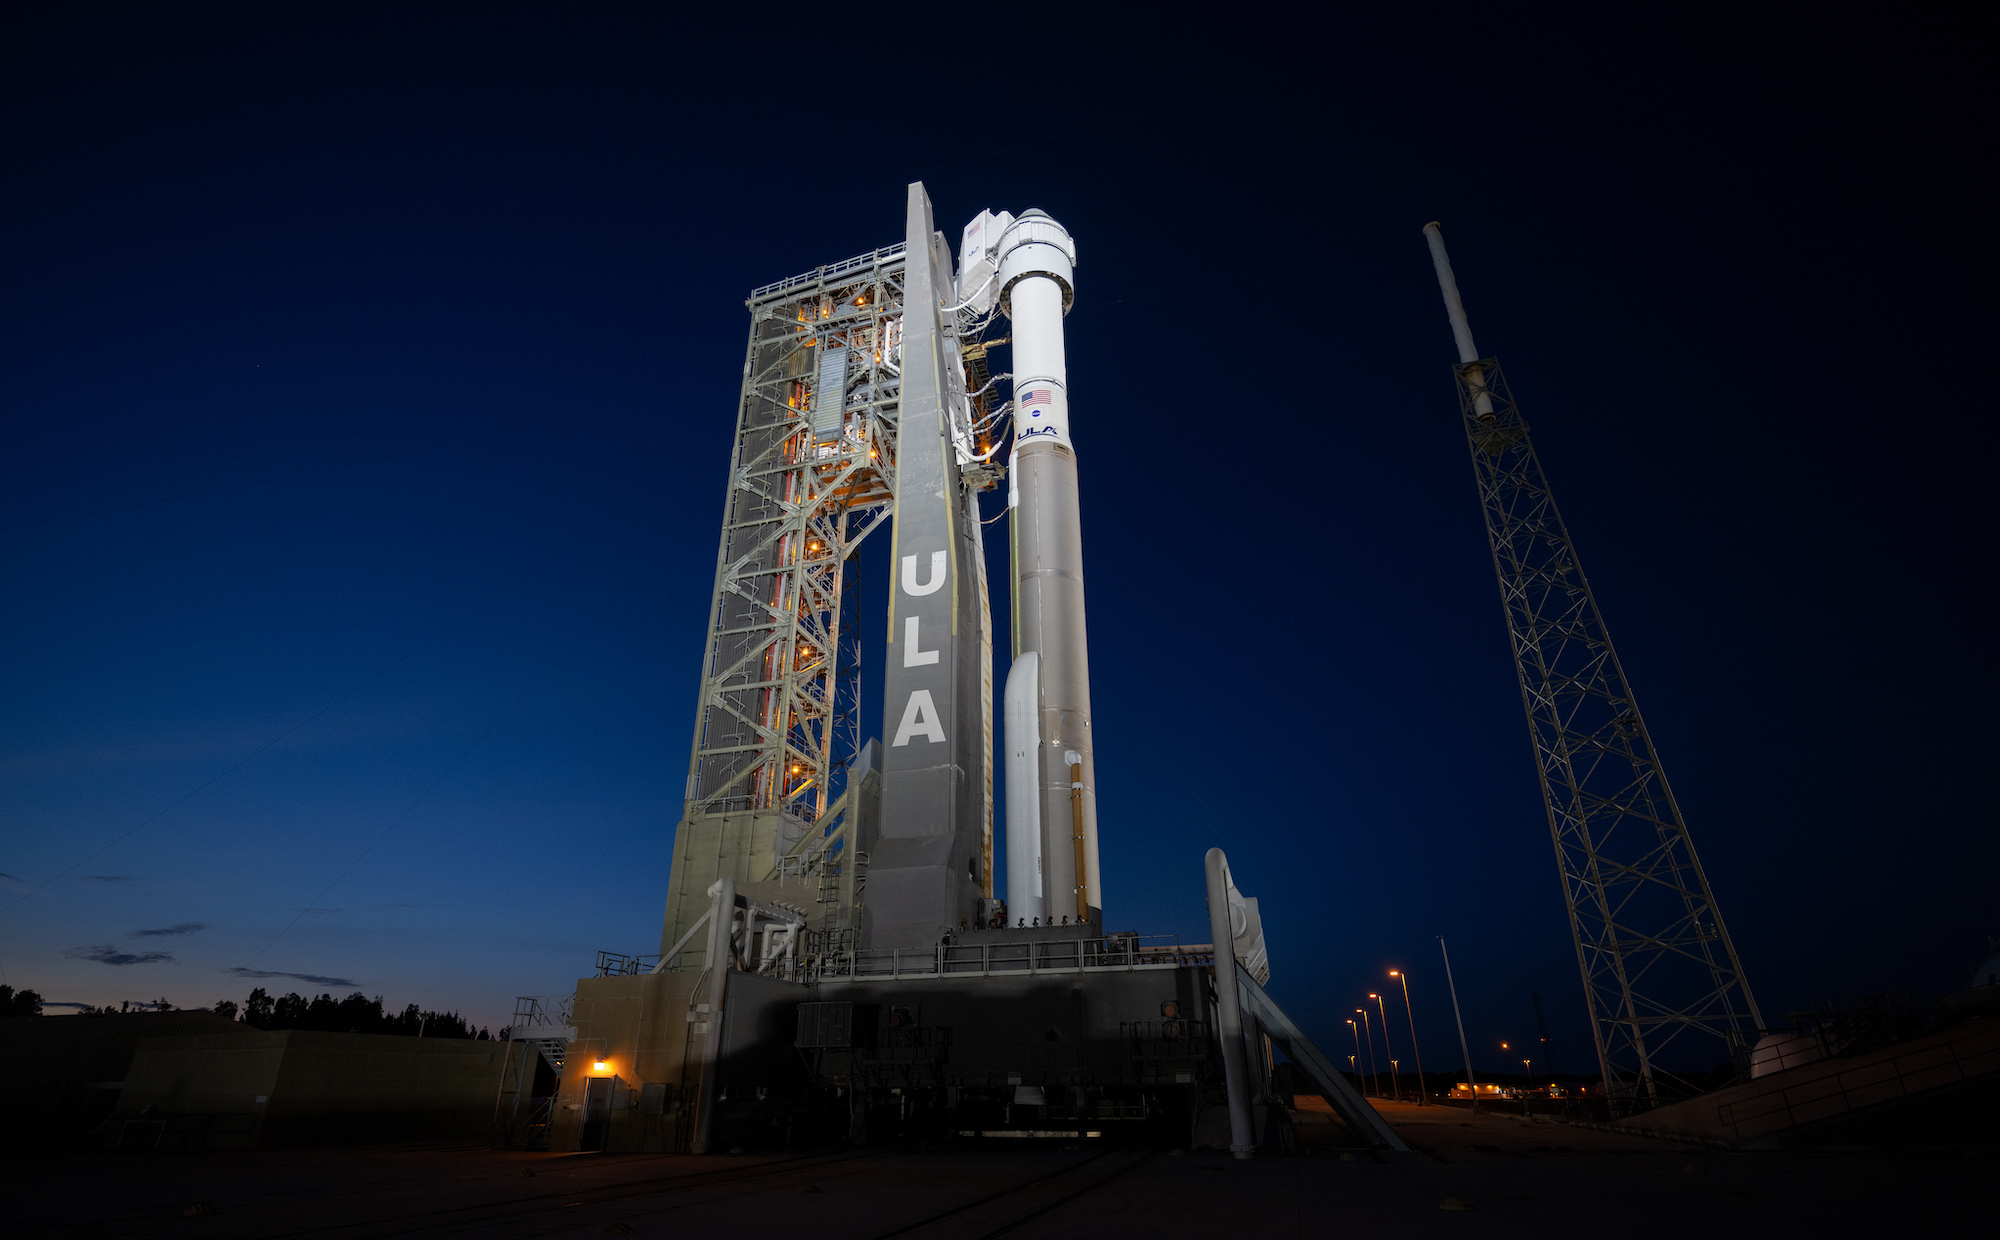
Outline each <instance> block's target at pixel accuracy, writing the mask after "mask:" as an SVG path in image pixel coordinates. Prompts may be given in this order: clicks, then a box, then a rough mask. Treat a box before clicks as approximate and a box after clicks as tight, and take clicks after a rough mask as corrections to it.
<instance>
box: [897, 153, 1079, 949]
mask: <svg viewBox="0 0 2000 1240" xmlns="http://www.w3.org/2000/svg"><path fill="white" fill-rule="evenodd" d="M906 247H907V254H908V256H909V257H908V259H907V263H908V266H907V268H906V271H907V273H908V274H907V277H906V285H905V289H906V298H905V303H904V305H905V311H904V327H903V339H902V356H903V359H904V367H903V374H902V389H901V397H902V402H901V420H900V447H901V450H900V453H899V457H898V472H897V481H896V500H895V509H894V512H895V525H894V534H893V539H894V543H893V548H894V549H893V552H892V555H893V559H894V564H895V567H894V571H893V580H892V583H891V591H890V601H889V657H888V659H887V664H888V666H887V671H886V683H885V686H884V701H883V716H882V718H883V728H884V731H885V732H886V733H887V735H886V736H885V738H884V748H885V755H884V760H883V767H882V802H881V820H880V828H879V833H878V834H877V836H876V842H875V848H874V850H873V853H872V855H871V860H870V865H869V878H868V883H869V893H868V900H867V906H866V912H865V914H864V917H863V922H862V924H863V933H862V940H863V942H864V943H865V944H866V945H867V946H871V947H880V946H889V945H907V946H911V947H917V946H923V945H927V944H929V943H934V942H936V941H937V938H938V937H939V936H940V935H942V934H948V933H951V932H952V931H953V930H954V929H966V928H973V927H977V928H1000V927H999V924H998V923H999V922H1000V920H1001V918H1002V917H1003V916H1004V924H1005V925H1006V926H1007V927H1014V928H1019V927H1040V926H1047V925H1051V924H1054V925H1064V924H1068V925H1088V924H1096V923H1097V922H1098V921H1099V920H1100V916H1099V914H1100V911H1101V910H1102V908H1103V896H1102V893H1101V888H1100V885H1099V879H1098V864H1097V807H1096V797H1095V790H1096V772H1095V763H1094V757H1093V755H1094V748H1095V746H1094V744H1093V741H1092V737H1091V730H1090V661H1089V654H1088V646H1087V642H1086V640H1085V631H1084V630H1085V624H1084V597H1083V537H1082V530H1081V524H1080V520H1079V504H1078V495H1077V469H1076V447H1075V444H1074V442H1073V440H1072V439H1071V437H1070V421H1069V376H1068V368H1067V366H1066V364H1065V359H1064V353H1063V316H1064V315H1065V314H1067V313H1068V312H1069V308H1070V306H1071V304H1072V302H1073V301H1074V298H1075V284H1074V273H1075V267H1076V246H1075V243H1074V242H1073V241H1071V239H1070V236H1069V234H1068V232H1066V231H1064V229H1063V227H1062V225H1060V224H1058V223H1056V221H1055V220H1053V219H1051V218H1049V216H1048V215H1046V214H1044V213H1043V212H1041V211H1038V210H1029V211H1026V212H1024V213H1022V215H1021V216H1020V217H1019V218H1015V217H1013V216H1011V215H1009V214H1007V213H1005V212H1002V213H999V214H997V215H996V214H994V213H992V212H990V211H982V212H981V213H980V214H979V216H978V217H977V218H976V219H974V220H973V221H972V222H971V223H970V224H968V225H967V226H966V228H965V230H964V234H963V243H962V246H961V251H960V258H959V263H958V271H957V276H956V279H955V280H954V279H952V278H951V275H950V272H951V255H950V251H949V249H948V248H947V247H946V246H945V245H944V244H943V238H942V237H941V236H940V235H939V234H937V233H936V232H935V231H934V230H933V228H932V226H931V212H930V202H929V199H928V196H927V195H926V194H925V193H924V190H923V187H922V185H920V184H919V185H912V186H911V187H910V204H909V215H908V229H907V238H906ZM925 260H928V261H925ZM996 302H997V303H998V305H999V308H1000V311H1001V313H1003V314H1005V315H1006V316H1007V318H1008V319H1009V321H1010V323H1011V325H1012V345H1013V358H1014V371H1013V389H1014V425H1015V437H1014V448H1013V452H1012V454H1011V457H1010V459H1009V468H1008V504H1009V508H1010V518H1011V520H1010V525H1009V532H1010V556H1009V562H1010V566H1011V577H1012V580H1011V583H1010V585H1011V588H1010V591H1009V595H1010V598H1011V599H1012V604H1013V606H1012V624H1011V625H1010V629H1011V636H1012V644H1013V656H1014V657H1013V662H1012V666H1011V668H1010V670H1009V672H1008V676H1007V683H1006V687H1005V692H1004V695H1003V696H1004V706H1003V713H1004V731H1003V740H1004V744H1005V755H1006V757H1005V764H1004V770H1005V781H1006V782H1005V787H1006V823H1005V827H1004V837H1005V847H1006V858H1007V887H1006V891H1007V898H1006V900H1005V902H1004V905H1003V904H1002V903H1001V902H999V901H992V900H990V899H988V900H985V901H984V902H982V900H981V896H982V895H983V894H984V893H987V892H990V891H991V890H992V888H991V886H990V879H989V880H988V882H987V883H985V884H982V883H981V881H980V879H981V873H982V865H983V866H984V867H986V869H987V871H989V872H990V867H991V851H990V849H991V844H990V837H987V835H986V830H987V828H986V826H985V824H984V823H982V822H980V818H981V803H982V801H981V791H982V789H981V784H982V779H986V780H990V775H987V774H985V773H986V772H987V771H988V770H989V764H990V762H991V736H992V730H991V729H992V722H993V720H992V714H991V711H992V705H993V703H992V696H991V692H990V684H991V657H992V656H991V640H990V636H989V630H988V627H987V626H988V624H989V618H988V614H987V612H988V604H987V590H986V582H985V576H984V573H985V567H984V565H985V560H984V554H983V548H982V545H981V540H980V519H979V510H978V506H977V503H976V501H975V499H974V496H973V494H972V492H971V489H970V488H969V487H967V486H965V485H963V479H962V476H961V469H962V467H964V466H965V465H966V464H967V463H968V462H969V461H970V460H972V459H973V458H974V454H973V453H972V452H971V450H970V445H969V444H968V443H967V439H968V437H967V436H966V435H965V433H964V429H965V427H966V426H967V425H968V415H967V411H966V409H965V406H964V394H965V388H964V384H965V373H966V372H965V368H964V365H963V361H962V356H961V350H962V345H961V342H960V341H959V340H958V338H957V334H956V332H955V331H954V330H952V320H951V319H949V318H948V317H947V316H949V315H951V314H955V313H957V312H958V311H960V310H970V311H972V312H973V313H975V314H984V313H986V312H987V311H988V310H990V309H991V308H992V307H993V305H994V304H995V303H996ZM948 303H950V304H948ZM955 402H956V403H955ZM932 445H935V446H934V447H933V446H932ZM983 803H984V804H985V805H990V804H991V799H990V794H989V795H988V796H987V797H986V798H985V799H984V802H983ZM975 827H976V828H977V829H976V830H975Z"/></svg>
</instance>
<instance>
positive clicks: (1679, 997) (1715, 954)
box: [1424, 223, 1763, 1103]
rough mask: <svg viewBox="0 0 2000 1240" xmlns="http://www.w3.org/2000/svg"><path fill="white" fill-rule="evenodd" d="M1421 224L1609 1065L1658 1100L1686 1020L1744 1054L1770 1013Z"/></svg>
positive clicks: (1517, 429)
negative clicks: (1754, 992) (1662, 1075)
mask: <svg viewBox="0 0 2000 1240" xmlns="http://www.w3.org/2000/svg"><path fill="white" fill-rule="evenodd" d="M1424 235H1425V236H1426V237H1427V238H1428V239H1429V241H1430V247H1431V259H1432V261H1433V262H1434V263H1435V264H1436V266H1437V275H1438V283H1439V285H1440V286H1441V287H1442V288H1443V290H1444V300H1445V309H1446V312H1447V313H1448V314H1449V315H1450V318H1451V329H1452V334H1453V335H1454V336H1455V337H1456V339H1457V343H1458V357H1459V364H1458V365H1457V366H1456V367H1455V368H1454V373H1455V374H1456V375H1457V377H1458V396H1459V409H1460V411H1461V413H1462V414H1463V416H1464V419H1465V433H1466V440H1467V443H1468V444H1469V446H1470V448H1471V451H1472V469H1473V475H1474V478H1475V480H1476V481H1477V483H1478V486H1479V506H1480V510H1481V512H1482V513H1484V515H1485V518H1486V533H1487V537H1488V539H1489V541H1490V542H1491V544H1492V548H1493V567H1494V571H1495V573H1496V574H1497V575H1498V577H1499V582H1500V602H1501V606H1502V607H1503V609H1504V610H1505V612H1506V615H1507V629H1508V633H1509V636H1510V637H1511V638H1512V644H1513V649H1514V666H1515V670H1516V671H1517V672H1518V673H1519V675H1520V680H1521V704H1522V706H1523V707H1524V708H1525V709H1526V711H1527V715H1528V732H1529V735H1530V737H1531V739H1532V740H1533V743H1534V752H1535V769H1536V772H1537V774H1539V775H1540V777H1541V782H1542V799H1543V802H1544V803H1545V805H1546V807H1547V810H1548V817H1549V831H1550V833H1551V835H1552V836H1553V838H1554V841H1555V850H1556V868H1557V870H1558V872H1559V873H1560V875H1561V879H1562V889H1563V899H1564V901H1565V903H1566V904H1567V905H1568V908H1569V924H1570V930H1571V932H1572V933H1573V935H1574V937H1575V939H1576V959H1577V967H1578V968H1579V969H1580V970H1581V971H1582V974H1583V990H1584V997H1585V1000H1586V1002H1587V1003H1588V1004H1589V1009H1590V1018H1591V1028H1592V1032H1593V1033H1594V1035H1595V1037H1596V1041H1597V1057H1598V1063H1599V1065H1600V1066H1601V1067H1602V1069H1603V1071H1604V1081H1605V1086H1606V1088H1607V1090H1609V1091H1611V1092H1612V1094H1613V1097H1614V1099H1615V1098H1617V1097H1618V1095H1619V1092H1620V1091H1621V1089H1629V1090H1630V1091H1631V1093H1630V1094H1629V1095H1627V1096H1628V1097H1630V1098H1632V1099H1633V1100H1635V1101H1641V1102H1642V1103H1651V1102H1657V1101H1659V1098H1660V1090H1659V1082H1658V1079H1657V1077H1658V1074H1659V1072H1660V1069H1659V1067H1658V1061H1659V1058H1660V1055H1661V1053H1662V1052H1663V1051H1665V1050H1666V1048H1667V1047H1668V1046H1669V1045H1670V1044H1671V1043H1673V1042H1674V1041H1675V1040H1676V1039H1677V1038H1679V1037H1680V1036H1681V1035H1682V1034H1685V1033H1687V1032H1690V1031H1693V1032H1697V1033H1701V1034H1707V1035H1711V1036H1714V1037H1716V1038H1718V1039H1719V1040H1720V1041H1721V1042H1722V1043H1723V1045H1724V1046H1725V1047H1726V1048H1727V1049H1728V1052H1729V1054H1730V1056H1731V1057H1732V1059H1734V1060H1736V1061H1737V1062H1738V1063H1742V1062H1743V1061H1744V1059H1745V1057H1746V1048H1745V1047H1744V1045H1743V1040H1744V1035H1746V1034H1749V1033H1753V1032H1754V1031H1755V1030H1756V1029H1757V1028H1758V1027H1759V1026H1761V1025H1762V1024H1763V1018H1762V1017H1761V1016H1760V1015H1759V1013H1758V1011H1757V1001H1756V999H1754V998H1753V997H1752V996H1751V994H1750V985H1749V983H1748V982H1747V981H1746V980H1744V976H1743V964H1742V962H1741V961H1740V960H1739V959H1738V958H1737V955H1736V947H1735V944H1733V943H1732V942H1731V941H1730V938H1729V931H1728V929H1727V928H1726V927H1725V926H1724V925H1723V922H1722V913H1721V911H1720V910H1719V909H1718V908H1717V907H1716V903H1715V893H1714V892H1713V891H1711V890H1710V889H1709V885H1708V877H1707V875H1705V874H1704V873H1703V872H1702V868H1701V861H1700V859H1699V858H1697V857H1696V856H1695V851H1694V842H1693V841H1692V840H1691V839H1689V838H1688V830H1687V824H1686V822H1685V821H1684V820H1683V819H1682V817H1681V811H1680V806H1679V804H1678V803H1677V802H1676V801H1675V800H1674V795H1673V792H1672V791H1671V790H1670V789H1669V788H1668V786H1667V777H1666V774H1665V772H1663V771H1662V770H1661V768H1660V758H1659V754H1658V753H1656V752H1655V751H1654V749H1653V739H1652V736H1651V734H1650V733H1648V732H1647V730H1646V721H1645V719H1644V718H1643V717H1642V716H1641V715H1640V713H1639V704H1638V702H1637V701H1635V700H1634V698H1633V696H1632V688H1631V685H1630V683H1629V682H1628V681H1627V680H1626V678H1625V670H1624V668H1623V667H1622V666H1621V665H1620V663H1619V661H1618V652H1617V651H1616V650H1615V649H1613V647H1612V645H1611V635H1610V633H1609V632H1608V631H1607V630H1606V629H1605V626H1604V618H1603V616H1602V615H1601V614H1600V613H1599V611H1598V608H1597V599H1596V597H1595V596H1594V595H1593V594H1592V593H1591V590H1590V582H1589V581H1588V580H1587V579H1586V578H1585V577H1584V575H1583V567H1582V565H1581V564H1580V563H1579V562H1578V560H1577V555H1576V548H1575V545H1574V544H1573V543H1572V542H1571V541H1570V536H1569V530H1568V528H1567V527H1565V526H1564V524H1563V519H1562V514H1561V513H1560V512H1558V511H1557V510H1556V501H1555V497H1554V495H1552V494H1551V493H1550V491H1549V484H1548V479H1547V478H1546V477H1545V476H1544V475H1543V473H1542V466H1541V462H1540V461H1538V460H1537V459H1536V457H1535V449H1534V445H1533V443H1532V442H1530V440H1529V438H1528V424H1527V423H1526V422H1525V421H1523V420H1522V419H1521V415H1520V411H1519V409H1518V408H1517V407H1516V406H1515V404H1514V400H1513V397H1512V395H1511V394H1510V393H1509V391H1508V388H1507V381H1506V379H1505V377H1504V376H1503V375H1502V374H1501V372H1500V363H1499V362H1498V361H1497V360H1496V359H1494V358H1490V357H1486V358H1482V357H1480V356H1479V353H1478V350H1476V349H1475V348H1474V347H1473V344H1472V330H1471V328H1470V327H1469V326H1468V325H1467V323H1466V319H1465V307H1464V305H1463V304H1462V303H1461V302H1460V301H1459V296H1458V284H1457V282H1456V281H1455V280H1454V279H1453V277H1452V272H1451V263H1450V261H1449V260H1448V259H1447V258H1446V256H1445V250H1444V236H1443V234H1442V233H1441V232H1440V231H1439V229H1438V226H1437V225H1436V224H1435V223H1432V224H1427V225H1425V226H1424Z"/></svg>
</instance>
